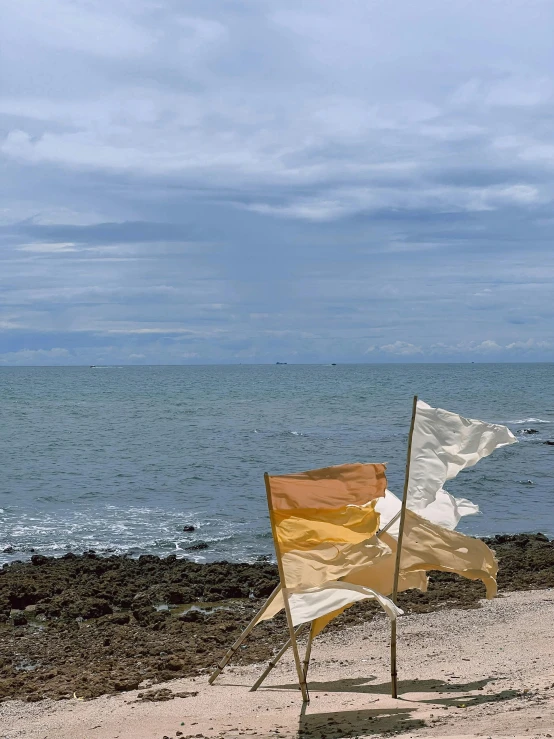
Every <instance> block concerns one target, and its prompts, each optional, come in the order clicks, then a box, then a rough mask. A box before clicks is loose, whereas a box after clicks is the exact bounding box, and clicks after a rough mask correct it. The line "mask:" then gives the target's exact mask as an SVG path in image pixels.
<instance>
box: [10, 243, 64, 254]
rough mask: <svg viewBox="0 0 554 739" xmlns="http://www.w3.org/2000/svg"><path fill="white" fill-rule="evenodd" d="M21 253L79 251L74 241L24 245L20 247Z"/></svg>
mask: <svg viewBox="0 0 554 739" xmlns="http://www.w3.org/2000/svg"><path fill="white" fill-rule="evenodd" d="M17 249H18V250H19V251H30V252H34V253H36V254H60V253H67V252H71V251H77V249H76V248H75V244H74V243H73V242H72V241H67V242H61V243H58V244H44V243H42V244H22V245H21V246H18V247H17Z"/></svg>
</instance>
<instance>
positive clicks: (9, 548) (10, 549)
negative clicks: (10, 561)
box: [2, 547, 15, 554]
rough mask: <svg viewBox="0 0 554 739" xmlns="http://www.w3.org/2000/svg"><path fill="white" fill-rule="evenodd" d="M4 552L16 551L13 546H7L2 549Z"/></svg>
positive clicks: (11, 552)
mask: <svg viewBox="0 0 554 739" xmlns="http://www.w3.org/2000/svg"><path fill="white" fill-rule="evenodd" d="M2 551H3V552H4V554H13V553H14V552H15V549H14V548H13V547H6V548H5V549H2Z"/></svg>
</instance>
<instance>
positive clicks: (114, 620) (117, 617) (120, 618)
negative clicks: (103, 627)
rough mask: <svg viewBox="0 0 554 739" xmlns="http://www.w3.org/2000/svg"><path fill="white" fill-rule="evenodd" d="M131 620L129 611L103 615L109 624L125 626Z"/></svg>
mask: <svg viewBox="0 0 554 739" xmlns="http://www.w3.org/2000/svg"><path fill="white" fill-rule="evenodd" d="M130 620H131V617H130V616H129V614H128V613H113V614H110V615H108V616H104V617H103V621H104V622H105V623H109V624H116V625H117V626H125V624H128V623H129V621H130Z"/></svg>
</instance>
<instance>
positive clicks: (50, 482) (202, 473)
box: [0, 364, 554, 562]
mask: <svg viewBox="0 0 554 739" xmlns="http://www.w3.org/2000/svg"><path fill="white" fill-rule="evenodd" d="M416 393H417V394H418V395H419V397H420V398H421V399H423V400H425V401H426V402H428V403H429V404H431V405H433V406H439V407H442V408H446V409H448V410H451V411H454V412H456V413H460V414H462V415H465V416H468V417H471V418H479V419H481V420H486V421H491V422H495V423H502V424H506V425H508V426H509V427H510V428H511V429H512V430H513V431H514V433H516V435H517V438H518V440H519V444H517V445H512V446H510V447H504V448H501V449H498V450H497V451H496V452H494V453H493V454H492V455H491V456H490V457H488V458H486V459H484V460H482V461H481V462H479V463H478V465H477V466H475V467H473V468H471V469H469V470H465V471H464V472H462V473H461V474H460V475H459V476H458V478H456V479H455V480H452V481H450V482H449V483H448V484H447V486H446V487H447V489H448V490H449V491H450V492H452V493H453V494H454V495H457V496H463V497H467V498H469V499H470V500H472V501H474V502H475V503H478V504H479V506H480V508H481V513H480V514H478V515H476V516H470V517H467V518H465V519H464V520H463V521H462V523H461V524H460V527H459V529H460V530H461V531H464V532H466V533H469V534H474V535H488V534H494V533H501V532H522V531H535V532H536V531H542V532H543V533H546V534H549V535H551V536H554V446H549V445H547V444H545V443H544V442H545V441H548V440H554V365H552V364H442V365H441V364H409V365H376V364H366V365H337V366H332V365H290V364H289V365H278V366H275V365H272V366H269V365H240V366H239V365H235V366H171V367H159V366H156V367H96V368H89V367H18V368H10V367H4V368H1V369H0V450H1V451H0V454H1V460H0V461H1V465H0V562H1V561H10V560H13V559H25V558H27V557H29V556H31V554H32V552H33V551H35V552H36V553H43V554H50V555H61V554H63V553H65V552H68V551H74V552H81V551H84V550H89V549H94V550H96V551H97V552H98V553H102V554H105V553H128V554H130V555H138V554H141V553H155V554H160V555H167V554H170V553H173V552H175V553H177V555H178V556H189V557H193V558H194V559H196V560H197V561H213V560H217V559H224V558H225V559H230V560H254V559H256V558H257V557H259V556H262V555H268V554H271V553H272V551H273V549H272V547H273V545H272V540H271V535H270V530H269V521H268V516H267V506H266V496H265V489H264V482H263V473H264V471H266V470H267V471H268V472H269V473H273V474H283V473H287V472H295V471H301V470H305V469H310V468H316V467H322V466H328V465H332V464H341V463H345V462H355V461H361V462H387V463H388V469H387V475H388V479H389V487H390V489H391V490H393V491H394V492H396V493H397V494H398V493H401V490H402V485H403V476H404V466H405V462H406V442H407V434H408V428H409V422H410V415H411V406H412V397H413V395H414V394H416ZM530 429H533V430H535V431H536V432H537V433H523V432H524V431H525V430H530ZM185 525H192V526H194V531H193V532H189V533H185V532H184V531H183V527H184V526H185ZM205 545H207V548H202V547H204V546H205ZM191 547H192V549H191ZM195 547H199V548H195ZM4 550H6V551H4Z"/></svg>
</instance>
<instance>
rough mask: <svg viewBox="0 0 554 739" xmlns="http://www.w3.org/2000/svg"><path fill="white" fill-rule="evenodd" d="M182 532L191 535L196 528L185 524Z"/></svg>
mask: <svg viewBox="0 0 554 739" xmlns="http://www.w3.org/2000/svg"><path fill="white" fill-rule="evenodd" d="M183 531H184V532H185V534H190V533H192V532H193V531H196V528H195V527H194V526H193V525H192V524H190V523H186V524H185V525H184V526H183Z"/></svg>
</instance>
